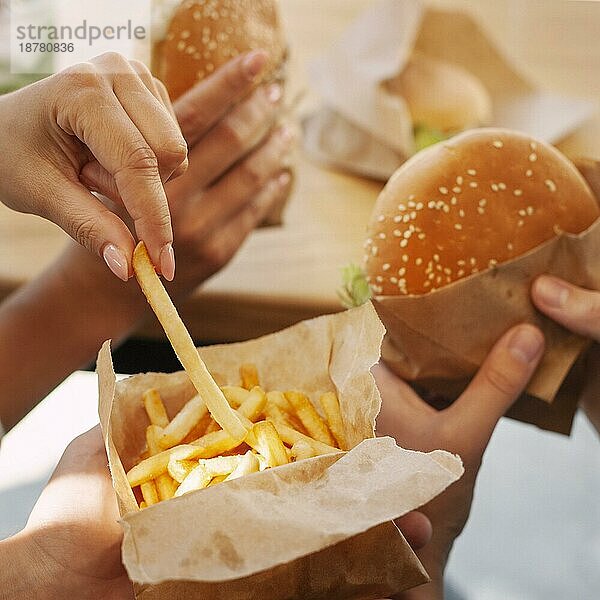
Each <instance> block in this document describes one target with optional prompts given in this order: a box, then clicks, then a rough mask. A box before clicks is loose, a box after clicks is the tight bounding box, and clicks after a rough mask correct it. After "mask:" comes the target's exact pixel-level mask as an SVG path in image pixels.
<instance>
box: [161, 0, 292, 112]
mask: <svg viewBox="0 0 600 600" xmlns="http://www.w3.org/2000/svg"><path fill="white" fill-rule="evenodd" d="M155 35H156V38H155V39H157V41H156V42H155V44H154V47H153V53H152V71H153V73H154V75H155V76H156V77H158V78H159V79H160V80H161V81H162V82H163V83H164V84H165V86H166V87H167V90H168V91H169V94H170V96H171V99H172V100H176V99H177V98H178V97H179V96H181V95H182V94H183V93H184V92H186V91H187V90H188V89H190V88H191V87H192V86H193V85H195V84H196V83H198V82H199V81H202V80H203V79H204V78H206V77H208V76H209V75H210V74H211V73H213V72H214V71H215V70H217V69H218V68H219V67H220V66H222V65H223V64H225V63H226V62H227V61H229V60H231V59H232V58H234V57H236V56H238V55H239V54H243V53H245V52H249V51H251V50H256V49H259V48H260V49H263V50H266V51H267V52H268V53H269V62H268V64H267V66H266V68H265V70H264V71H263V81H268V80H279V79H283V64H284V62H285V59H286V55H287V50H286V42H285V36H284V34H283V30H282V27H281V23H280V18H279V12H278V9H277V3H276V1H275V0H184V1H183V2H181V3H180V4H174V3H173V2H168V0H167V1H166V2H163V3H162V5H161V7H160V10H159V11H158V12H157V16H156V28H155Z"/></svg>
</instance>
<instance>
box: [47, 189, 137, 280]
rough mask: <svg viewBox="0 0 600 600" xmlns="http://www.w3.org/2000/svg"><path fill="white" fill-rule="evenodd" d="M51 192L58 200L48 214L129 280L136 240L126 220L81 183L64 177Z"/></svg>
mask: <svg viewBox="0 0 600 600" xmlns="http://www.w3.org/2000/svg"><path fill="white" fill-rule="evenodd" d="M46 194H48V192H47V191H46V192H45V195H46ZM48 195H49V196H50V197H53V198H55V199H56V203H54V204H53V205H52V206H51V207H49V208H48V209H47V214H45V215H44V216H45V217H46V218H48V219H49V220H51V221H53V222H54V223H56V224H57V225H58V226H59V227H61V228H62V229H64V231H66V232H67V233H68V234H69V235H70V236H71V237H72V238H73V239H74V240H76V241H77V242H79V243H80V244H81V245H82V246H84V247H85V248H87V249H88V250H90V252H92V253H94V254H97V255H98V256H100V257H102V258H103V259H104V261H105V262H106V264H107V266H108V267H109V268H110V270H111V271H112V272H113V273H114V274H115V275H116V276H117V277H119V278H120V279H122V280H123V281H127V279H128V278H129V276H130V275H131V273H132V267H131V257H132V256H133V250H134V248H135V241H134V239H133V236H132V235H131V232H130V231H129V229H128V227H127V226H126V225H125V223H124V222H123V221H122V220H121V219H120V218H119V217H118V216H117V215H116V214H114V213H113V212H111V211H110V210H109V209H108V208H107V207H106V206H104V204H102V202H100V200H98V198H96V196H94V195H93V194H92V193H91V192H90V191H89V190H88V189H87V188H85V187H84V186H83V185H81V184H79V183H76V182H73V181H66V180H65V178H61V181H60V186H59V188H58V189H54V190H51V191H50V193H49V194H48Z"/></svg>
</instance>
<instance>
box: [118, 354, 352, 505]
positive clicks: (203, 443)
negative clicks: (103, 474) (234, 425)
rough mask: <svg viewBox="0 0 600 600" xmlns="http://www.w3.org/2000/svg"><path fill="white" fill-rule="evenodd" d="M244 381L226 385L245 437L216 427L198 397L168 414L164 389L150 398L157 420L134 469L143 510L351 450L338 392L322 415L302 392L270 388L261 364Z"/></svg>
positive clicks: (328, 397)
mask: <svg viewBox="0 0 600 600" xmlns="http://www.w3.org/2000/svg"><path fill="white" fill-rule="evenodd" d="M240 375H241V384H240V385H239V386H238V385H227V386H222V387H221V388H220V389H221V391H222V393H223V395H224V397H225V398H226V400H227V402H228V404H229V406H230V407H231V409H232V410H233V411H235V413H236V414H237V415H238V416H239V418H240V421H241V422H242V423H243V424H244V426H246V427H247V433H246V435H245V436H244V437H243V439H240V438H236V437H232V436H231V435H230V434H229V433H227V432H226V431H225V430H224V429H221V427H220V426H219V425H218V424H217V422H216V421H215V419H214V418H213V417H212V416H211V414H210V412H209V410H208V407H207V405H206V403H205V402H204V401H203V400H202V398H201V397H200V396H199V395H196V396H194V397H193V398H191V399H190V400H188V402H187V403H186V404H185V405H184V406H183V407H182V408H181V410H180V411H179V412H178V413H177V414H176V415H174V416H173V418H172V419H169V416H168V415H167V411H166V410H165V406H164V404H163V402H162V399H161V397H160V394H159V392H158V391H157V390H156V389H149V390H147V391H146V392H145V393H144V395H143V403H144V407H145V409H146V412H147V414H148V419H149V421H150V425H149V426H148V427H147V429H146V444H147V449H146V453H145V455H143V457H142V460H141V461H140V462H139V463H138V464H137V465H135V466H134V467H133V468H132V469H131V470H130V471H129V472H128V473H127V478H128V480H129V483H130V485H131V487H132V488H133V489H134V492H135V488H137V487H139V493H138V494H137V495H136V497H137V499H138V502H139V504H140V508H145V507H147V506H151V505H152V504H156V503H157V502H161V501H162V500H168V499H169V498H173V497H177V496H181V495H183V494H186V493H188V492H192V491H194V490H199V489H203V488H206V487H209V486H212V485H215V484H218V483H221V482H222V481H229V480H231V479H236V478H237V477H242V476H243V475H247V474H249V473H254V472H256V471H262V470H263V469H267V468H270V467H278V466H280V465H285V464H288V463H290V462H294V461H297V460H302V459H305V458H311V457H313V456H319V455H322V454H329V453H332V452H339V451H340V450H346V449H347V447H346V438H345V433H344V422H343V419H342V415H341V411H340V405H339V401H338V398H337V396H336V394H335V393H333V392H327V393H325V394H322V395H321V396H320V398H319V404H320V406H321V409H322V413H323V416H321V414H320V413H319V412H318V411H317V409H316V408H315V406H314V405H313V404H312V402H311V401H310V399H309V398H308V397H307V396H306V395H305V394H303V393H302V392H298V391H285V392H281V391H276V390H271V391H268V392H267V391H265V390H264V389H263V388H262V387H260V384H259V378H258V373H257V369H256V366H255V365H252V364H246V365H242V366H241V367H240Z"/></svg>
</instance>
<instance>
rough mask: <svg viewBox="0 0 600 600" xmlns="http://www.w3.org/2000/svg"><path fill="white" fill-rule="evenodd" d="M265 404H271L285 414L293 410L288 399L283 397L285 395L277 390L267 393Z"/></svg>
mask: <svg viewBox="0 0 600 600" xmlns="http://www.w3.org/2000/svg"><path fill="white" fill-rule="evenodd" d="M267 404H273V405H275V406H277V407H278V408H279V409H280V410H282V411H284V412H286V413H290V412H292V411H293V410H294V409H293V408H292V405H291V404H290V403H289V401H288V399H287V398H286V397H285V394H284V393H283V392H279V391H277V390H271V391H270V392H267Z"/></svg>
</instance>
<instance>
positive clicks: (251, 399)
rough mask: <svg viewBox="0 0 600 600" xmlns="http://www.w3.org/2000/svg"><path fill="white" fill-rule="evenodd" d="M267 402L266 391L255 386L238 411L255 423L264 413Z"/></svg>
mask: <svg viewBox="0 0 600 600" xmlns="http://www.w3.org/2000/svg"><path fill="white" fill-rule="evenodd" d="M266 403H267V396H266V394H265V393H264V391H263V390H262V389H261V388H260V387H258V386H254V387H253V388H252V389H251V390H250V392H249V393H248V396H246V399H245V400H244V401H243V402H242V404H241V406H240V407H239V408H238V413H239V414H240V415H242V416H243V417H246V419H249V420H250V421H252V422H253V423H254V422H255V421H256V420H257V419H258V418H259V417H260V415H261V414H262V412H263V409H264V407H265V404H266Z"/></svg>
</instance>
